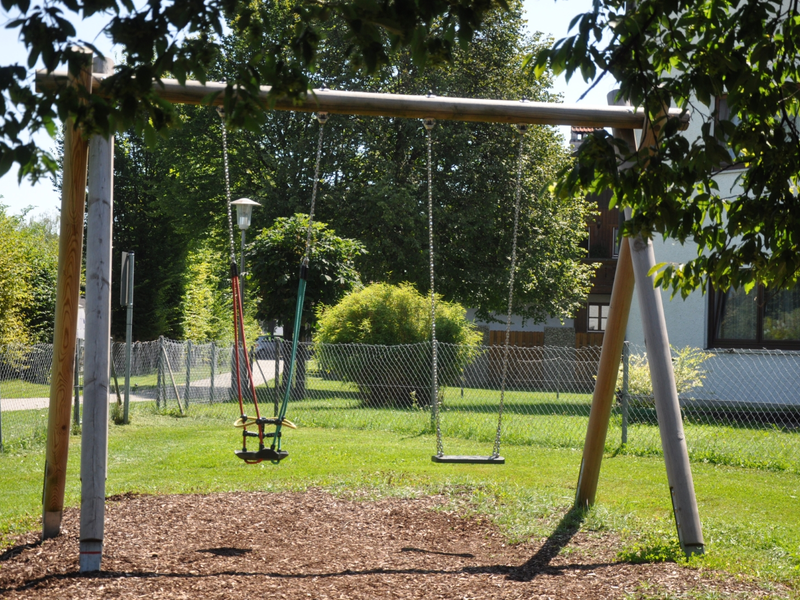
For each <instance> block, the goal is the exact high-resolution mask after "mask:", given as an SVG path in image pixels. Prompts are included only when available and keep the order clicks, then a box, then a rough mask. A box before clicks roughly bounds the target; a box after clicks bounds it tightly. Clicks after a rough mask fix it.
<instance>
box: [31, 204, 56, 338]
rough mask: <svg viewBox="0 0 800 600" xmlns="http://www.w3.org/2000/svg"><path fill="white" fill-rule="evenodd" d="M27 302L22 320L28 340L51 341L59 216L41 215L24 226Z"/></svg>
mask: <svg viewBox="0 0 800 600" xmlns="http://www.w3.org/2000/svg"><path fill="white" fill-rule="evenodd" d="M22 233H23V236H24V244H25V258H24V260H25V264H26V265H27V267H28V289H29V291H28V294H29V296H28V301H27V303H26V305H25V307H24V308H23V310H22V319H23V322H24V323H25V328H26V330H27V333H28V335H29V336H30V339H31V341H33V342H34V343H39V344H52V343H53V329H54V327H55V312H56V281H57V276H58V217H52V216H47V215H42V216H39V217H36V218H32V219H30V220H29V221H28V222H27V223H26V224H25V225H24V226H23V227H22Z"/></svg>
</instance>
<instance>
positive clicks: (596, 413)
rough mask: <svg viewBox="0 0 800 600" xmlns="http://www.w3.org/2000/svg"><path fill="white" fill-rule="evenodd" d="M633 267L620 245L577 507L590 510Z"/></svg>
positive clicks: (622, 341) (630, 294)
mask: <svg viewBox="0 0 800 600" xmlns="http://www.w3.org/2000/svg"><path fill="white" fill-rule="evenodd" d="M633 284H634V278H633V266H632V265H631V253H630V249H629V248H628V244H626V243H623V244H621V245H620V249H619V258H618V260H617V271H616V273H615V274H614V286H613V287H612V288H611V304H610V306H609V308H608V321H607V322H606V332H605V333H604V334H603V349H602V350H601V351H600V365H599V367H598V369H597V380H596V381H595V384H594V394H593V395H592V408H591V412H590V413H589V424H588V426H587V428H586V441H585V442H584V445H583V459H582V461H581V470H580V474H579V475H578V489H577V492H576V493H575V505H576V506H581V507H588V506H590V505H592V504H594V499H595V495H596V493H597V483H598V481H599V479H600V466H601V465H602V462H603V452H604V450H605V444H606V435H607V433H608V422H609V419H610V418H611V408H612V406H613V403H614V388H615V386H616V383H617V373H618V372H619V363H620V359H621V358H622V348H623V346H624V344H625V330H626V329H627V327H628V315H629V314H630V311H631V300H632V299H633V288H634V285H633Z"/></svg>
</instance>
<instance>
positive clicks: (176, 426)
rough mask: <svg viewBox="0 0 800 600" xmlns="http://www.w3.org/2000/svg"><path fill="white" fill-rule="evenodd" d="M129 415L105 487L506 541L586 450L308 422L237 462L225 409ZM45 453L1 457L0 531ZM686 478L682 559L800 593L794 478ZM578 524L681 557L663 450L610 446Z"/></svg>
mask: <svg viewBox="0 0 800 600" xmlns="http://www.w3.org/2000/svg"><path fill="white" fill-rule="evenodd" d="M224 407H225V408H227V409H230V408H235V407H232V406H231V405H225V406H224ZM198 408H199V407H194V409H195V412H197V409H198ZM190 409H192V407H190ZM234 412H235V411H234ZM132 414H133V422H132V424H131V425H128V426H112V427H111V433H110V440H109V460H108V469H109V473H108V483H107V494H108V495H113V494H120V493H124V492H141V493H148V494H168V493H189V492H200V493H207V492H218V491H226V492H235V491H246V490H266V491H279V490H303V489H307V488H309V487H321V488H324V489H327V490H329V491H331V492H333V493H336V494H343V495H350V496H356V497H360V498H370V497H382V496H387V495H398V496H412V495H418V494H445V495H446V496H447V497H448V498H450V500H451V502H452V504H453V505H455V506H457V507H459V508H460V509H461V510H462V511H463V512H466V513H470V512H472V513H482V514H486V515H489V516H490V517H491V518H492V519H494V520H495V521H496V522H497V523H498V524H499V525H500V527H501V528H502V529H503V531H504V532H505V534H506V535H507V536H508V538H509V540H511V541H519V540H524V539H529V538H531V537H533V538H544V537H546V536H548V535H549V534H551V533H552V532H553V530H554V529H555V528H556V527H557V526H558V523H559V521H560V520H561V518H562V517H563V516H564V514H565V513H566V512H567V511H568V509H569V508H570V506H571V503H572V498H573V494H574V488H575V483H576V480H577V473H578V468H579V464H580V458H581V455H580V451H578V450H576V449H572V448H557V447H543V446H538V445H505V446H504V448H503V455H504V456H505V458H506V461H507V463H506V464H505V465H503V466H497V465H438V464H434V463H432V462H431V461H430V456H431V454H432V453H433V451H434V448H435V440H434V438H433V436H431V435H430V434H429V433H427V432H426V430H425V428H424V427H423V428H421V429H420V428H419V427H417V428H416V429H415V427H409V428H408V431H404V432H387V431H375V430H371V429H364V430H357V429H350V428H340V429H333V428H326V429H322V428H317V427H304V428H301V429H299V430H297V431H288V432H287V433H286V437H285V442H284V447H285V449H287V450H288V451H289V453H290V455H289V458H288V459H287V460H285V461H283V462H282V463H281V464H280V465H272V464H260V465H245V464H243V463H242V462H240V461H238V460H237V459H236V458H235V457H234V455H233V450H234V449H236V448H237V447H238V444H239V443H240V439H241V438H240V437H239V430H236V429H234V428H233V427H231V426H230V425H229V424H227V423H226V422H225V421H224V420H223V419H222V418H219V419H194V418H184V419H179V418H175V417H173V416H170V415H159V414H155V413H154V412H153V411H152V409H151V408H150V407H149V406H145V405H136V406H134V407H133V411H132ZM422 415H423V416H424V417H426V418H427V414H425V413H422ZM230 420H232V419H230ZM72 441H73V443H72V447H71V451H70V461H69V475H68V483H67V503H68V504H69V505H70V506H77V505H78V502H79V485H80V482H79V479H78V462H79V456H80V441H79V438H77V437H73V438H72ZM477 442H478V440H459V439H455V438H446V439H445V448H446V449H447V451H451V450H452V451H454V452H455V451H458V452H461V451H470V452H471V453H474V452H479V451H480V452H485V451H486V449H485V447H484V448H479V447H476V445H477ZM43 462H44V459H43V447H41V446H36V447H35V448H33V449H30V448H29V449H23V448H16V449H13V450H12V451H8V452H6V453H3V454H0V531H2V533H3V534H4V535H5V536H8V535H9V534H13V533H15V532H19V531H22V530H28V529H31V528H37V527H38V526H39V519H40V513H41V490H42V487H41V486H42V469H43ZM693 473H694V481H695V486H696V490H697V498H698V503H699V508H700V515H701V518H702V522H703V527H704V534H705V538H706V544H707V547H706V550H707V553H706V555H705V556H704V557H703V558H699V559H692V561H691V562H690V564H691V565H693V566H697V567H702V568H710V569H724V570H726V571H729V572H732V573H739V574H742V575H743V576H747V577H753V578H756V579H759V580H765V581H770V580H775V581H782V582H785V583H788V584H789V585H790V586H792V587H793V588H794V589H795V590H798V589H800V519H798V514H800V475H798V474H797V473H792V472H787V471H766V470H756V469H747V468H737V467H730V466H724V465H713V464H704V463H696V464H694V466H693ZM265 510H267V509H266V508H265ZM582 527H583V529H584V530H589V531H595V532H601V533H602V532H610V533H614V534H616V535H618V536H620V538H621V539H622V550H621V557H623V558H629V559H635V560H639V559H642V558H644V559H648V558H656V557H660V556H665V557H667V558H671V559H675V560H682V559H681V558H680V552H679V550H678V549H677V544H676V534H675V528H674V522H673V518H672V514H671V507H670V500H669V493H668V488H667V482H666V475H665V470H664V464H663V460H662V459H661V458H659V457H651V456H634V455H624V454H617V455H616V456H613V457H611V456H610V455H609V456H608V457H607V459H606V460H605V462H604V466H603V471H602V475H601V481H600V488H599V493H598V497H597V505H596V506H595V507H594V508H593V509H592V510H591V511H590V512H589V514H588V515H587V517H586V520H585V521H584V523H583V526H582Z"/></svg>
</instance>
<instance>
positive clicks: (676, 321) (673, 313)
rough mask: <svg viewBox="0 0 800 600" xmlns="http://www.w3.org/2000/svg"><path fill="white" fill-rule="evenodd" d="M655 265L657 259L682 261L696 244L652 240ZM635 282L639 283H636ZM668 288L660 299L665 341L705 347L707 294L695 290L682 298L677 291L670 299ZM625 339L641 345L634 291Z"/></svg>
mask: <svg viewBox="0 0 800 600" xmlns="http://www.w3.org/2000/svg"><path fill="white" fill-rule="evenodd" d="M653 245H654V250H655V255H656V264H658V263H661V262H677V263H682V262H685V261H687V260H690V259H691V258H693V257H695V256H696V255H697V250H696V246H695V245H694V244H692V243H687V244H686V245H684V246H681V244H680V243H678V242H677V241H675V240H666V241H663V240H662V239H660V238H656V239H654V240H653ZM636 285H639V284H638V283H637V284H636ZM670 295H671V293H670V292H669V291H668V290H663V289H662V290H661V300H662V302H663V304H664V318H665V320H666V322H667V333H668V335H669V343H670V344H671V345H673V346H676V347H678V348H683V347H685V346H694V347H696V348H705V347H706V331H707V327H706V323H707V321H706V312H707V306H708V297H707V296H704V295H703V294H701V293H700V292H699V291H696V292H693V293H692V294H690V295H689V296H688V297H687V298H686V299H685V300H684V299H683V297H682V296H681V295H680V294H677V295H676V296H675V297H674V298H672V299H670ZM627 339H628V340H629V341H631V342H633V343H634V344H638V345H644V343H645V340H644V332H643V329H642V313H641V311H640V310H639V301H638V299H637V297H636V292H634V294H633V302H632V304H631V314H630V317H629V318H628V331H627Z"/></svg>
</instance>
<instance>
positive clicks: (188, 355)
mask: <svg viewBox="0 0 800 600" xmlns="http://www.w3.org/2000/svg"><path fill="white" fill-rule="evenodd" d="M191 387H192V340H187V341H186V385H185V386H184V390H183V402H184V404H186V405H187V406H188V405H189V388H191Z"/></svg>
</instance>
